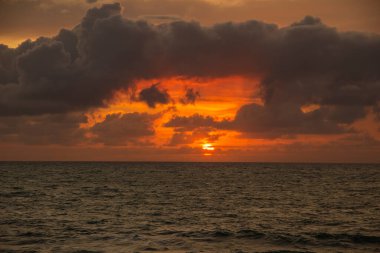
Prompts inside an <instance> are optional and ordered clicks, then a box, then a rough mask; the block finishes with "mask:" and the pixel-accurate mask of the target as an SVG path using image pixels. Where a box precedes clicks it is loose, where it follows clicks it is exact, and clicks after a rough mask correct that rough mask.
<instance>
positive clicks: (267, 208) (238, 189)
mask: <svg viewBox="0 0 380 253" xmlns="http://www.w3.org/2000/svg"><path fill="white" fill-rule="evenodd" d="M0 208H1V213H0V252H77V253H90V252H194V253H195V252H236V253H238V252H239V253H243V252H283V253H285V252H380V165H370V164H367V165H362V164H351V165H349V164H280V163H279V164H259V163H99V162H93V163H86V162H81V163H64V162H41V163H40V162H29V163H28V162H23V163H20V162H11V163H10V162H2V163H0Z"/></svg>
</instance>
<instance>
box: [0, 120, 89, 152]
mask: <svg viewBox="0 0 380 253" xmlns="http://www.w3.org/2000/svg"><path fill="white" fill-rule="evenodd" d="M86 122H87V118H86V117H85V116H84V115H82V114H56V115H41V116H22V117H3V118H2V119H1V121H0V141H1V142H2V143H23V144H30V145H51V144H57V145H78V144H80V143H83V142H84V141H85V139H84V138H85V130H84V129H81V128H79V126H80V124H81V123H86Z"/></svg>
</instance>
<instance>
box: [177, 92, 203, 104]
mask: <svg viewBox="0 0 380 253" xmlns="http://www.w3.org/2000/svg"><path fill="white" fill-rule="evenodd" d="M200 97H201V94H200V92H199V91H196V90H194V89H193V88H186V93H185V95H184V97H183V98H181V99H180V102H181V103H182V104H184V105H187V104H195V101H196V100H197V99H198V98H200Z"/></svg>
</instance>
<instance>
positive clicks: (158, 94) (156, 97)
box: [138, 83, 171, 108]
mask: <svg viewBox="0 0 380 253" xmlns="http://www.w3.org/2000/svg"><path fill="white" fill-rule="evenodd" d="M138 100H140V101H143V102H145V103H146V104H147V105H148V106H149V107H150V108H156V105H157V104H164V105H165V104H169V103H170V101H171V99H170V95H169V93H168V92H167V90H162V89H160V88H159V83H156V84H152V85H151V86H150V87H149V88H145V89H143V90H141V91H140V93H139V97H138Z"/></svg>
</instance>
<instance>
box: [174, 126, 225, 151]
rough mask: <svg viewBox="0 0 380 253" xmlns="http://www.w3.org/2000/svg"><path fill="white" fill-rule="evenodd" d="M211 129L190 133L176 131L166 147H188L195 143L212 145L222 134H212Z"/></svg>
mask: <svg viewBox="0 0 380 253" xmlns="http://www.w3.org/2000/svg"><path fill="white" fill-rule="evenodd" d="M213 130H214V129H212V128H207V127H200V128H197V129H194V130H193V131H191V132H187V131H182V130H179V129H177V130H176V132H174V134H173V135H172V137H171V139H170V141H169V143H168V146H178V145H188V144H192V143H194V142H196V141H203V142H208V143H210V142H211V143H212V142H215V141H217V140H218V139H219V138H220V137H221V136H223V134H220V133H213Z"/></svg>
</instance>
